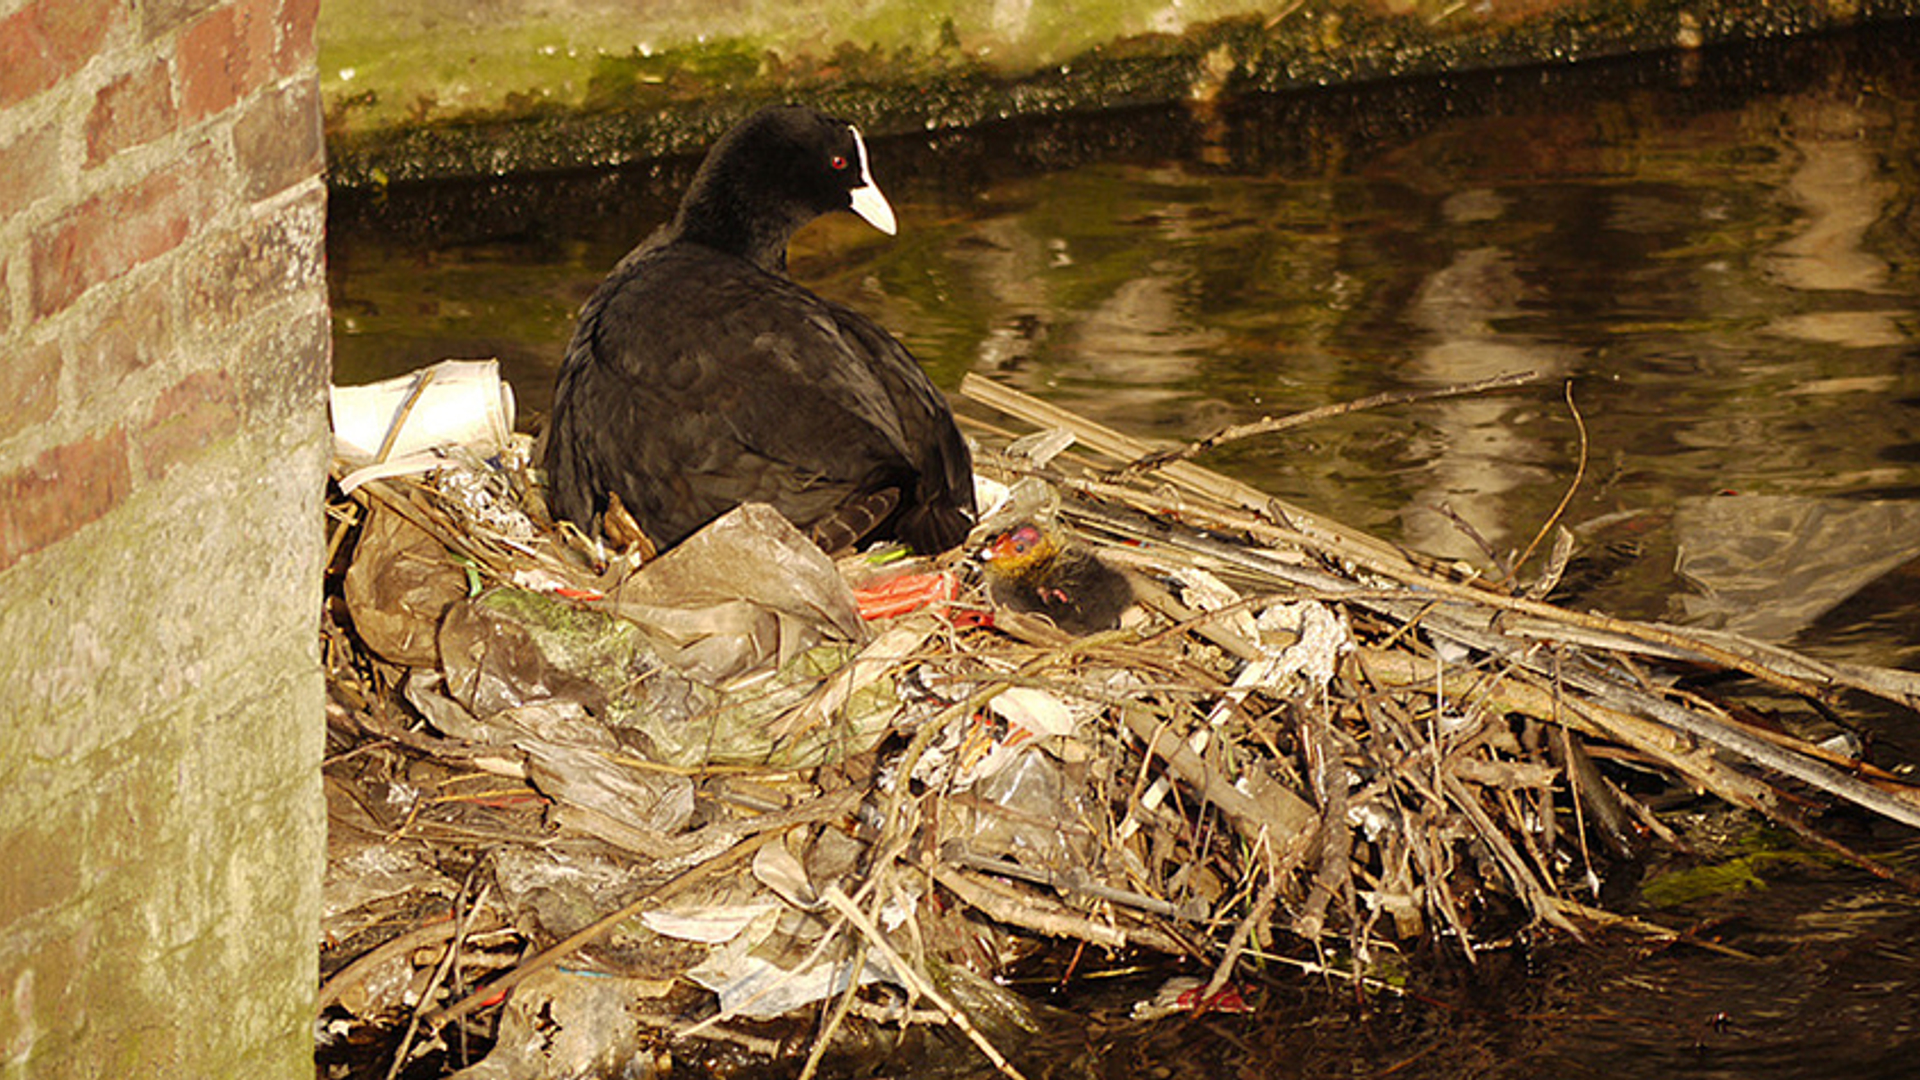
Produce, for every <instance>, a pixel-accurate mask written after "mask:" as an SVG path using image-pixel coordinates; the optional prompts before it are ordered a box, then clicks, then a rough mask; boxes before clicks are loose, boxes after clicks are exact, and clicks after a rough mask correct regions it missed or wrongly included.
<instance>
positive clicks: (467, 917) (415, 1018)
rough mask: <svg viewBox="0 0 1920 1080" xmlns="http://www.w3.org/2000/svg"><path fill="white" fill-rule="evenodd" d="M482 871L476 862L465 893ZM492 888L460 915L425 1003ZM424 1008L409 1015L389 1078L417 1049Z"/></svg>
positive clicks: (426, 991)
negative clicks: (458, 925) (456, 928)
mask: <svg viewBox="0 0 1920 1080" xmlns="http://www.w3.org/2000/svg"><path fill="white" fill-rule="evenodd" d="M479 870H480V864H479V863H475V864H474V865H473V868H472V869H471V870H468V871H467V880H466V881H465V882H464V883H463V884H462V885H461V888H460V892H461V894H462V895H465V894H466V890H467V886H470V885H472V884H473V876H474V874H476V873H478V872H479ZM492 891H493V882H491V881H489V882H487V883H486V884H484V885H482V886H481V887H480V895H478V896H476V897H474V900H473V903H472V904H470V905H468V907H467V910H466V912H465V914H463V915H461V916H460V929H459V932H457V933H456V934H454V936H453V940H452V941H451V942H448V943H447V951H446V952H445V953H442V954H441V956H440V963H439V964H438V965H436V966H435V967H434V970H433V977H432V978H430V979H428V980H427V985H426V988H425V989H423V990H422V991H421V992H420V1004H421V1005H424V1004H426V1003H427V1002H429V1001H432V1000H433V995H434V994H435V993H437V992H438V991H439V989H440V983H441V982H442V981H443V980H445V979H446V977H447V973H448V972H449V971H452V970H453V965H454V961H455V960H456V959H457V958H458V957H459V955H460V944H461V942H463V941H465V940H466V937H467V931H468V929H469V928H470V927H471V926H472V924H473V917H474V915H475V914H477V913H478V912H479V910H480V908H481V907H483V906H484V905H485V904H486V902H487V896H488V895H489V894H490V893H492ZM422 1011H423V1010H422V1009H420V1008H419V1007H418V1006H416V1007H415V1008H414V1010H413V1015H412V1016H410V1017H408V1018H407V1031H406V1034H404V1035H402V1036H401V1037H400V1045H399V1047H398V1048H397V1049H395V1050H394V1052H393V1064H392V1065H391V1066H390V1067H388V1069H387V1080H393V1078H394V1077H396V1076H399V1075H400V1069H401V1067H402V1066H404V1065H406V1063H407V1054H408V1053H409V1052H410V1051H412V1049H413V1037H414V1035H416V1034H417V1033H418V1032H419V1031H420V1015H421V1013H422Z"/></svg>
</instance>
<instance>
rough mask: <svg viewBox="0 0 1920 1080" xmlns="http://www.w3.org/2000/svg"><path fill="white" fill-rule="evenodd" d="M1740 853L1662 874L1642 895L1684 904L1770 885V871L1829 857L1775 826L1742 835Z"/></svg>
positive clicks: (1657, 902) (1654, 901)
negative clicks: (1794, 840)
mask: <svg viewBox="0 0 1920 1080" xmlns="http://www.w3.org/2000/svg"><path fill="white" fill-rule="evenodd" d="M1734 850H1735V851H1736V852H1738V854H1736V855H1734V856H1733V857H1732V858H1729V859H1726V860H1725V861H1723V862H1717V863H1712V864H1710V865H1707V866H1695V867H1689V868H1687V869H1684V870H1673V871H1669V872H1667V873H1664V874H1658V875H1656V876H1654V877H1652V878H1650V879H1648V881H1647V882H1646V883H1645V884H1644V885H1642V886H1641V888H1640V896H1641V899H1643V900H1645V901H1646V902H1647V903H1648V904H1651V905H1652V906H1654V907H1657V908H1669V907H1680V906H1683V905H1686V904H1693V903H1697V902H1700V901H1703V900H1713V899H1718V898H1720V897H1725V896H1735V895H1738V894H1740V893H1747V892H1757V891H1759V890H1762V889H1765V888H1766V887H1767V881H1766V874H1767V873H1768V872H1769V871H1772V870H1777V868H1779V867H1781V866H1785V865H1793V866H1810V865H1819V864H1821V863H1823V862H1825V860H1824V859H1823V858H1822V857H1820V856H1818V855H1815V854H1813V853H1811V852H1808V851H1806V850H1804V849H1801V848H1797V847H1794V846H1792V842H1791V838H1790V837H1788V836H1787V835H1786V834H1784V833H1781V832H1779V831H1778V830H1774V829H1765V828H1761V829H1755V830H1754V831H1753V832H1751V833H1749V834H1748V835H1746V836H1745V837H1743V838H1741V840H1740V841H1739V843H1738V844H1736V845H1735V849H1734Z"/></svg>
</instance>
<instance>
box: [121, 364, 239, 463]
mask: <svg viewBox="0 0 1920 1080" xmlns="http://www.w3.org/2000/svg"><path fill="white" fill-rule="evenodd" d="M240 419H241V417H240V395H239V394H238V393H237V392H236V391H235V390H234V387H233V380H232V379H231V378H229V377H228V375H227V373H226V372H224V371H202V372H196V373H195V374H192V375H189V376H187V377H186V378H184V379H181V380H180V381H179V382H177V383H175V384H173V385H172V386H171V387H168V388H167V389H166V391H164V392H163V393H162V394H161V395H160V400H158V401H156V402H155V403H154V406H153V412H152V413H150V414H149V415H148V417H147V422H146V425H145V426H144V427H142V428H141V429H140V437H139V443H140V462H141V467H142V469H143V471H144V472H145V473H146V475H147V476H148V477H149V478H152V479H159V478H160V477H163V476H165V475H166V474H167V473H169V472H171V471H173V468H174V467H175V466H177V465H179V464H180V463H181V462H183V461H187V460H188V459H190V458H192V457H194V456H195V455H196V454H198V453H199V452H200V451H201V450H203V449H205V448H206V447H207V446H208V445H210V444H212V443H214V442H217V441H219V440H220V439H222V438H224V437H226V436H229V435H232V434H233V433H234V432H235V431H236V430H238V428H239V427H240Z"/></svg>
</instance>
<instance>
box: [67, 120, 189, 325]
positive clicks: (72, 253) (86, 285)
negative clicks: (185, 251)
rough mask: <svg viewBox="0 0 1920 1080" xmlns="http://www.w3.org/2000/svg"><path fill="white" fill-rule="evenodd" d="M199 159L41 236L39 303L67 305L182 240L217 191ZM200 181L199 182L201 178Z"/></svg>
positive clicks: (100, 202)
mask: <svg viewBox="0 0 1920 1080" xmlns="http://www.w3.org/2000/svg"><path fill="white" fill-rule="evenodd" d="M205 171H206V167H205V166H204V164H203V163H202V162H200V161H197V160H194V159H193V158H192V157H190V158H189V160H187V161H186V162H183V163H182V164H180V165H176V166H175V167H173V168H171V169H168V170H167V171H165V172H160V173H155V174H153V175H151V176H147V177H144V178H142V179H141V180H139V181H138V182H136V183H134V184H133V185H131V186H130V187H127V188H123V189H121V190H120V191H116V192H113V193H111V194H107V195H102V196H98V197H95V198H92V199H89V200H87V201H86V202H85V203H82V204H81V205H80V206H78V207H75V208H74V209H73V210H72V211H69V212H68V213H67V214H66V215H65V216H64V217H62V218H60V219H59V220H58V221H55V222H52V223H50V224H49V225H47V226H46V227H45V228H43V229H41V230H40V231H39V233H38V234H36V235H35V236H34V238H33V241H32V245H33V254H32V258H33V309H34V311H35V312H36V313H37V314H39V315H41V316H47V315H52V314H55V313H56V312H59V311H63V310H65V309H66V307H67V306H68V305H70V304H72V303H73V302H74V301H75V300H77V299H79V297H80V295H81V294H82V293H84V292H86V291H87V290H88V289H90V288H92V287H93V286H95V285H98V284H99V283H101V282H103V281H107V280H109V279H111V278H115V277H118V276H120V275H121V274H124V273H126V272H127V271H128V270H131V269H132V268H134V267H136V266H139V265H140V264H141V263H144V262H146V261H147V260H149V259H153V258H156V257H158V256H160V255H164V254H166V253H167V252H169V251H171V250H173V249H174V248H175V247H177V246H179V244H180V242H181V241H182V240H184V239H186V237H187V234H188V233H189V232H191V231H192V229H193V225H194V219H195V210H196V208H198V207H199V206H201V205H202V202H203V200H205V199H207V198H209V197H210V196H211V194H212V193H210V192H208V191H205V190H202V189H203V188H204V187H205V180H204V177H203V176H200V175H199V174H203V173H204V172H205ZM196 181H198V182H196Z"/></svg>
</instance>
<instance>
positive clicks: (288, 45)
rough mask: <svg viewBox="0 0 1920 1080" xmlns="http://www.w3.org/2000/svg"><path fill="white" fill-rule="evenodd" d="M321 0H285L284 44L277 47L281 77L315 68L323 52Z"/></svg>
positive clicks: (277, 69) (282, 12)
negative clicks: (317, 30) (316, 61)
mask: <svg viewBox="0 0 1920 1080" xmlns="http://www.w3.org/2000/svg"><path fill="white" fill-rule="evenodd" d="M319 19H320V0H282V3H281V5H280V43H279V45H278V47H277V48H275V49H274V54H273V58H274V65H273V67H274V73H275V74H276V75H278V76H280V77H281V78H286V77H288V76H290V75H298V74H300V73H302V72H305V71H311V70H312V69H313V64H314V60H315V58H316V57H317V56H318V55H319V44H318V42H319V35H318V33H317V32H316V30H315V27H316V26H317V25H318V23H319Z"/></svg>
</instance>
